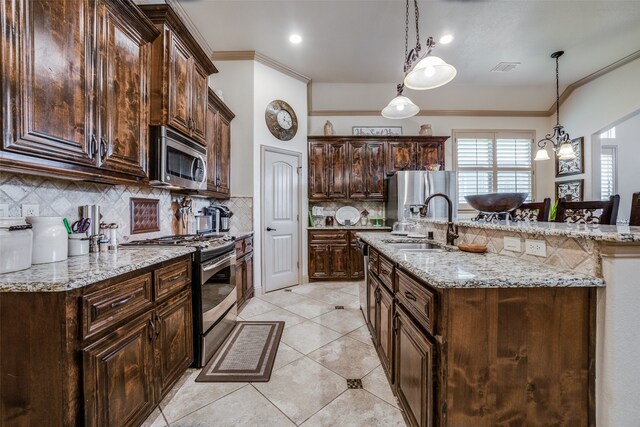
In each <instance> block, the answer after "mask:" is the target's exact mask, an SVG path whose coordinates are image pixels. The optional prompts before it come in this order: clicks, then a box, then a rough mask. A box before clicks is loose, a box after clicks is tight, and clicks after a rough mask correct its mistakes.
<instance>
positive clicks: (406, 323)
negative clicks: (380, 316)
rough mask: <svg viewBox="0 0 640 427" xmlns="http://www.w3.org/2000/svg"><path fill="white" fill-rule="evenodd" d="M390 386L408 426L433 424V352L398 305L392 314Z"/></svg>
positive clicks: (418, 426) (432, 347) (431, 346)
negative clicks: (392, 381) (391, 377)
mask: <svg viewBox="0 0 640 427" xmlns="http://www.w3.org/2000/svg"><path fill="white" fill-rule="evenodd" d="M393 331H394V338H395V353H394V354H395V358H394V367H393V371H394V379H395V383H394V387H395V392H396V396H397V397H398V400H399V401H400V403H401V405H402V407H403V409H404V415H405V419H406V420H407V422H408V424H409V426H411V427H414V426H416V427H430V426H432V425H433V423H432V420H433V402H434V401H433V352H434V346H433V344H432V343H431V341H430V340H429V339H427V337H426V335H425V334H424V333H423V332H421V331H420V329H419V328H418V327H417V326H416V324H415V323H414V322H413V320H411V318H410V317H409V316H408V315H407V314H406V312H405V311H404V310H402V309H401V308H399V307H398V308H397V309H396V314H395V316H394V329H393Z"/></svg>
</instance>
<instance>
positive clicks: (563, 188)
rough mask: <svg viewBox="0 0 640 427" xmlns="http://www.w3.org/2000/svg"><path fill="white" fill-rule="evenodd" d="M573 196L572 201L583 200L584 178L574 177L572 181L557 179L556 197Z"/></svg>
mask: <svg viewBox="0 0 640 427" xmlns="http://www.w3.org/2000/svg"><path fill="white" fill-rule="evenodd" d="M562 197H571V198H570V199H567V200H568V201H570V202H579V201H582V198H583V197H584V179H573V180H571V181H556V199H560V198H562Z"/></svg>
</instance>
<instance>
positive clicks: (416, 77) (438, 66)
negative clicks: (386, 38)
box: [382, 0, 457, 119]
mask: <svg viewBox="0 0 640 427" xmlns="http://www.w3.org/2000/svg"><path fill="white" fill-rule="evenodd" d="M413 5H414V16H415V22H416V46H415V47H414V48H413V49H411V51H409V0H406V7H405V10H406V12H405V26H404V57H405V62H404V66H403V71H404V73H405V78H404V81H403V83H401V84H399V85H398V87H397V89H398V91H397V94H396V97H395V98H393V99H392V100H391V101H390V102H389V104H388V105H387V106H386V107H385V108H384V109H383V110H382V115H383V116H384V117H386V118H389V119H406V118H409V117H412V116H415V115H416V114H418V112H419V111H420V108H418V106H417V105H416V104H414V103H413V102H411V100H410V99H409V98H407V97H406V96H404V95H403V94H402V92H403V90H404V88H405V86H406V87H408V88H410V89H417V90H425V89H433V88H436V87H439V86H442V85H445V84H447V83H449V82H450V81H451V80H453V78H454V77H455V76H456V73H457V71H456V69H455V68H454V67H453V66H451V65H449V64H447V63H446V62H445V61H443V60H442V59H441V58H438V57H437V56H431V55H430V54H431V51H432V50H433V48H434V46H435V45H436V43H435V42H434V41H433V37H429V39H428V40H427V53H426V54H425V55H424V56H423V57H422V58H420V51H421V50H422V46H421V45H420V30H419V28H418V18H419V16H420V13H419V11H418V0H413ZM418 60H420V61H419V62H418V63H417V64H416V66H415V68H414V69H413V70H411V67H412V66H413V64H414V62H416V61H418ZM407 73H408V74H407Z"/></svg>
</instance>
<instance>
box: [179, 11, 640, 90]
mask: <svg viewBox="0 0 640 427" xmlns="http://www.w3.org/2000/svg"><path fill="white" fill-rule="evenodd" d="M179 3H180V5H182V7H183V9H184V10H185V11H186V12H187V14H188V15H189V17H190V18H191V20H192V21H193V23H194V24H195V26H196V27H197V28H198V29H199V31H200V32H201V34H202V35H203V36H204V38H205V39H206V40H207V42H208V43H209V45H210V46H211V47H212V48H213V50H214V51H229V50H234V51H235V50H255V51H258V52H260V53H262V54H265V55H267V56H269V57H271V58H273V59H275V60H276V61H279V62H281V63H283V64H284V65H286V66H288V67H290V68H292V69H294V70H296V71H298V72H300V73H302V74H304V75H306V76H308V77H310V78H311V79H312V80H313V81H314V82H323V83H389V82H398V81H400V80H401V78H402V62H403V55H404V8H405V6H404V4H405V3H404V1H403V0H339V1H334V0H289V1H271V0H264V1H260V0H179ZM419 7H420V32H421V34H420V36H421V40H426V39H427V37H428V36H430V35H432V36H434V38H435V39H436V40H437V39H438V38H439V37H440V36H441V35H443V34H445V33H452V34H453V35H454V36H455V40H454V41H453V42H452V43H451V44H449V45H439V46H437V47H436V49H435V50H434V54H435V55H438V56H440V57H442V58H443V59H445V60H446V61H447V62H449V63H450V64H452V65H454V66H455V67H456V68H457V69H458V76H457V77H456V80H455V82H456V83H457V84H461V85H483V86H486V85H489V86H491V85H502V86H513V85H517V86H522V85H527V86H536V85H544V86H553V83H554V79H555V76H554V63H553V60H552V59H551V58H550V57H549V55H550V54H551V53H552V52H554V51H556V50H565V52H566V53H565V55H564V56H563V57H562V58H561V59H560V80H561V86H562V87H564V86H566V85H567V84H569V83H572V82H574V81H576V80H579V79H580V78H582V77H584V76H586V75H589V74H590V73H592V72H594V71H597V70H598V69H600V68H602V67H604V66H606V65H608V64H610V63H612V62H614V61H617V60H619V59H621V58H623V57H625V56H627V55H629V54H631V53H633V52H635V51H637V50H639V49H640V1H606V0H603V1H582V0H568V1H543V0H520V1H515V0H512V1H479V0H478V1H471V0H469V1H455V0H449V1H444V0H442V1H435V0H433V1H420V2H419ZM410 19H411V20H412V19H413V18H412V17H411V18H410ZM410 25H412V24H410ZM293 32H296V33H299V34H300V35H301V36H302V37H303V42H302V43H301V44H299V45H292V44H291V43H289V41H288V37H289V35H290V34H291V33H293ZM413 40H415V39H414V36H413V35H412V34H411V35H410V42H409V44H410V47H411V45H412V44H413V43H414V41H413ZM501 61H513V62H521V63H522V65H520V66H519V67H518V68H517V69H516V70H514V71H511V72H509V73H491V72H490V70H491V69H492V68H493V67H494V66H495V65H496V64H497V63H499V62H501ZM551 93H552V92H551Z"/></svg>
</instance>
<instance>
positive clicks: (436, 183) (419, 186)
mask: <svg viewBox="0 0 640 427" xmlns="http://www.w3.org/2000/svg"><path fill="white" fill-rule="evenodd" d="M434 193H444V194H446V195H447V196H449V198H450V199H451V202H452V204H453V218H454V219H456V218H457V214H458V179H457V174H456V172H453V171H438V172H428V171H402V172H397V173H396V174H395V175H393V176H391V177H389V178H388V182H387V203H386V218H387V225H389V226H390V225H392V224H393V223H394V222H395V221H398V220H399V219H400V218H402V217H403V216H405V217H407V216H409V212H412V213H413V215H415V216H417V215H418V210H419V209H420V207H421V206H422V204H423V203H424V201H425V200H426V198H427V197H429V196H430V195H431V194H434ZM427 218H442V219H446V218H447V202H446V201H445V200H444V199H443V198H442V197H436V198H434V199H432V200H431V202H429V212H428V214H427Z"/></svg>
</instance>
